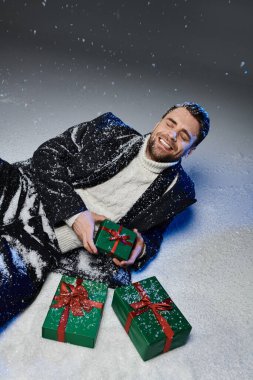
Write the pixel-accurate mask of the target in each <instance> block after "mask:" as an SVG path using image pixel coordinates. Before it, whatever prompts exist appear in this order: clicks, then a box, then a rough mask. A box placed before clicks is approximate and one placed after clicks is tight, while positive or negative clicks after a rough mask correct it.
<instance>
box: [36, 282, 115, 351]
mask: <svg viewBox="0 0 253 380" xmlns="http://www.w3.org/2000/svg"><path fill="white" fill-rule="evenodd" d="M107 290H108V287H107V285H106V284H103V283H100V282H95V281H88V280H83V279H82V278H75V277H70V276H62V278H61V281H60V283H59V285H58V288H57V290H56V293H55V296H54V298H53V301H52V304H51V306H50V308H49V311H48V313H47V316H46V318H45V321H44V323H43V326H42V337H43V338H48V339H53V340H57V341H59V342H68V343H72V344H76V345H79V346H84V347H90V348H93V347H94V346H95V342H96V338H97V334H98V330H99V325H100V321H101V318H102V312H103V306H104V303H105V300H106V297H107Z"/></svg>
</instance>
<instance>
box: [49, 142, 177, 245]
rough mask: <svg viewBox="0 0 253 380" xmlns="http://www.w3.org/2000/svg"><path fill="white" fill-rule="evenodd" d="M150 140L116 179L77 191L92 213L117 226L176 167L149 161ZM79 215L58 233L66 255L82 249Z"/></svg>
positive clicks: (68, 221) (57, 229)
mask: <svg viewBox="0 0 253 380" xmlns="http://www.w3.org/2000/svg"><path fill="white" fill-rule="evenodd" d="M149 137H150V135H147V137H146V139H145V140H144V143H143V145H142V147H141V149H140V151H139V153H138V155H137V156H136V157H135V158H134V159H133V160H132V161H131V162H130V163H129V165H128V166H126V167H125V168H124V169H122V170H121V171H120V172H119V173H117V174H116V175H115V176H114V177H112V178H110V179H109V180H108V181H106V182H103V183H101V184H99V185H97V186H93V187H89V188H87V189H76V190H75V191H76V192H77V193H78V194H79V195H80V197H81V198H82V200H83V201H84V203H85V205H86V207H87V209H88V210H89V211H92V212H95V213H97V214H101V215H104V216H106V217H107V219H110V220H112V221H114V222H117V221H118V220H119V219H120V218H121V217H123V216H124V215H125V214H126V213H127V211H128V210H129V209H130V208H131V207H132V206H133V204H134V203H135V202H136V201H137V200H138V199H139V198H140V197H141V195H142V194H143V193H144V192H145V191H146V190H147V188H148V187H149V186H150V185H151V183H152V182H153V181H154V180H155V179H156V177H157V176H158V174H159V173H160V172H161V171H162V170H164V169H166V168H167V167H169V166H172V165H175V164H176V162H171V163H163V162H156V161H153V160H150V159H148V158H147V157H146V147H147V142H148V139H149ZM175 182H176V180H175V181H174V182H173V183H172V184H171V185H170V187H169V188H171V187H172V186H174V184H175ZM169 188H168V189H167V190H169ZM78 215H79V214H76V215H74V216H73V217H71V218H69V219H68V220H66V221H65V222H66V223H67V224H66V225H64V226H62V227H58V228H56V229H55V232H56V237H57V239H58V243H59V246H60V249H61V251H62V252H67V251H69V250H71V249H74V248H77V247H81V246H82V243H81V242H80V240H79V239H78V237H77V236H76V234H75V233H74V231H73V230H72V228H71V226H72V224H73V223H74V221H75V219H76V218H77V217H78ZM97 228H98V226H96V230H97Z"/></svg>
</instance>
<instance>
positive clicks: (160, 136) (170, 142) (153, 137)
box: [150, 133, 175, 149]
mask: <svg viewBox="0 0 253 380" xmlns="http://www.w3.org/2000/svg"><path fill="white" fill-rule="evenodd" d="M156 138H158V139H159V138H161V139H163V140H164V141H165V142H166V143H167V144H169V145H170V146H171V148H172V149H175V142H174V141H173V140H172V139H170V138H168V136H164V135H163V134H161V133H157V134H155V135H154V136H152V134H151V136H150V143H152V145H153V146H154V144H155V139H156Z"/></svg>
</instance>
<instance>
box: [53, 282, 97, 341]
mask: <svg viewBox="0 0 253 380" xmlns="http://www.w3.org/2000/svg"><path fill="white" fill-rule="evenodd" d="M82 282H83V280H82V278H77V280H76V286H74V285H72V284H69V283H67V282H64V281H63V282H62V283H61V287H60V294H59V295H58V296H54V300H56V301H57V303H55V304H54V305H51V307H52V308H56V309H59V308H61V307H64V308H65V309H64V310H63V312H62V315H61V319H60V322H59V326H58V329H57V338H58V341H59V342H65V330H66V326H67V322H68V318H69V312H70V310H71V312H72V314H73V315H74V316H75V317H78V316H79V317H82V316H83V315H84V313H83V310H85V311H86V312H87V313H89V312H90V311H91V310H92V309H93V307H96V308H98V309H102V308H103V306H104V304H103V303H102V302H97V301H92V300H90V299H89V295H88V292H87V290H86V289H85V287H84V286H82Z"/></svg>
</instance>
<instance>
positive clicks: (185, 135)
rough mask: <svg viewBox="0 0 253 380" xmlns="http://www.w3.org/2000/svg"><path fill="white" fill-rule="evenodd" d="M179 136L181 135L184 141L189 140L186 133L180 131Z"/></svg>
mask: <svg viewBox="0 0 253 380" xmlns="http://www.w3.org/2000/svg"><path fill="white" fill-rule="evenodd" d="M181 137H182V139H183V140H184V141H189V137H188V136H187V134H186V133H184V132H183V133H181Z"/></svg>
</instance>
